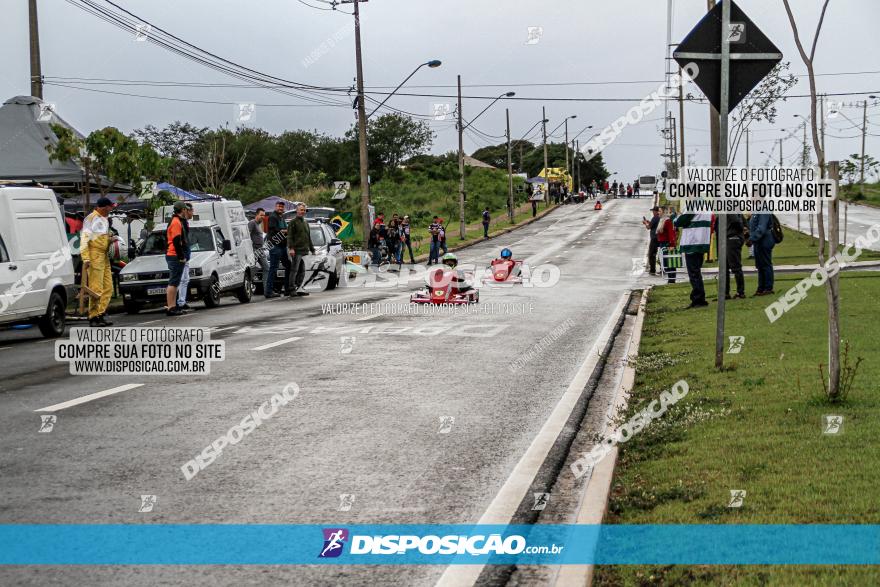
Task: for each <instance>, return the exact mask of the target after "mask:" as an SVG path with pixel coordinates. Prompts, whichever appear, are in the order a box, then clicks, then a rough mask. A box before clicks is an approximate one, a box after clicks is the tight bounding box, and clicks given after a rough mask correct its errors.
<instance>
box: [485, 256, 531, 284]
mask: <svg viewBox="0 0 880 587" xmlns="http://www.w3.org/2000/svg"><path fill="white" fill-rule="evenodd" d="M522 264H523V262H522V261H517V260H515V259H495V260H493V261H492V263H491V265H490V267H489V270H490V271H491V272H492V275H489V276H487V277H485V278H483V282H484V283H485V282H494V283H522V281H523V278H522V271H521V269H522Z"/></svg>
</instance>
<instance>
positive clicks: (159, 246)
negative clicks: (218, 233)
mask: <svg viewBox="0 0 880 587" xmlns="http://www.w3.org/2000/svg"><path fill="white" fill-rule="evenodd" d="M189 248H190V251H191V252H193V253H197V252H199V251H213V250H214V235H213V234H211V229H210V228H209V227H206V226H200V227H196V228H190V229H189ZM167 249H168V246H167V243H166V241H165V231H164V230H160V231H156V232H153V233H151V234H150V236H148V237H147V240H145V241H144V245H143V248H142V250H141V255H164V254H165V251H166V250H167Z"/></svg>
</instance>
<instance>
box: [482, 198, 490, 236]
mask: <svg viewBox="0 0 880 587" xmlns="http://www.w3.org/2000/svg"><path fill="white" fill-rule="evenodd" d="M490 220H491V217H490V216H489V206H486V209H485V210H483V238H489V221H490Z"/></svg>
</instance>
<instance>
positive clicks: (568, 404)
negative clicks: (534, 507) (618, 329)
mask: <svg viewBox="0 0 880 587" xmlns="http://www.w3.org/2000/svg"><path fill="white" fill-rule="evenodd" d="M628 299H629V293H625V294H623V295H622V296H621V298H620V301H619V302H618V303H617V306H616V307H615V309H614V311H613V312H612V313H611V314H610V317H609V318H608V321H607V322H606V323H605V327H604V328H603V329H602V332H601V333H600V334H599V336H598V337H597V338H596V342H595V343H593V346H592V347H591V348H590V350H589V351H587V355H586V358H585V359H584V362H583V363H582V364H581V367H580V369H579V370H578V372H577V374H576V375H575V376H574V379H572V381H571V383H570V384H569V386H568V389H567V390H566V391H565V393H564V394H562V397H561V398H560V400H559V402H558V403H557V404H556V407H555V408H553V412H552V413H551V414H550V417H549V418H547V421H546V422H544V425H543V426H542V427H541V430H540V431H539V432H538V435H537V436H535V438H534V439H532V443H531V444H530V445H529V448H528V449H527V450H526V452H525V454H523V456H522V457H521V458H520V460H519V462H518V463H517V464H516V467H514V469H513V471H512V472H511V473H510V476H509V477H508V478H507V480H506V481H505V482H504V485H502V486H501V489H500V490H499V491H498V494H497V495H496V496H495V498H494V499H493V500H492V503H490V504H489V507H488V508H487V509H486V511H485V513H483V515H482V517H480V520H479V521H478V522H477V524H509V523H510V520H511V519H513V515H514V514H515V513H516V510H517V508H518V507H519V504H520V503H521V502H522V500H523V499H524V498H525V496H526V494H527V493H528V491H529V489H530V488H531V486H532V482H533V481H534V479H535V476H536V475H537V474H538V471H539V470H540V468H541V465H542V464H543V463H544V460H545V459H546V458H547V455H548V454H549V453H550V449H551V448H553V445H554V444H555V443H556V439H557V438H558V437H559V434H560V433H561V432H562V429H563V428H564V427H565V423H566V422H567V421H568V419H569V416H571V412H572V410H574V407H575V405H576V404H577V401H578V398H580V396H581V393H582V392H583V389H584V386H585V385H586V384H587V381H589V379H590V375H591V374H592V372H593V369H595V367H596V364H597V363H598V362H599V354H600V352H601V351H602V349H604V348H605V345H606V344H607V342H608V339H609V338H611V333H612V331H613V330H614V326H615V324H616V322H617V318H618V316H619V315H620V313H621V312H622V311H623V309H624V306H625V305H626V302H627V300H628ZM483 566H484V565H482V564H473V565H451V566H448V567H446V570H445V571H444V572H443V575H442V576H441V577H440V579H439V580H438V581H437V583H436V585H438V586H439V585H442V586H443V587H448V586H452V585H454V586H459V585H461V586H463V585H474V584H476V582H477V579H478V578H479V577H480V573H481V572H482V571H483Z"/></svg>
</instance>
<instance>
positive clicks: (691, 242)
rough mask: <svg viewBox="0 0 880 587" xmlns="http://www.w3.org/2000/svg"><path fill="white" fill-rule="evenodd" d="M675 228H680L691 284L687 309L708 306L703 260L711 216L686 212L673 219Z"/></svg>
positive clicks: (704, 213)
mask: <svg viewBox="0 0 880 587" xmlns="http://www.w3.org/2000/svg"><path fill="white" fill-rule="evenodd" d="M675 226H676V227H678V228H681V240H680V241H679V244H680V246H681V250H682V252H683V253H684V263H685V266H686V267H687V272H688V280H689V281H690V283H691V305H690V306H688V308H699V307H701V306H708V305H709V302H707V301H706V288H705V287H704V286H703V258H704V257H705V256H706V253H708V252H709V241H710V238H711V235H712V214H711V212H699V213H693V212H687V213H685V214H682V215H681V216H679V217H678V218H676V219H675Z"/></svg>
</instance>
